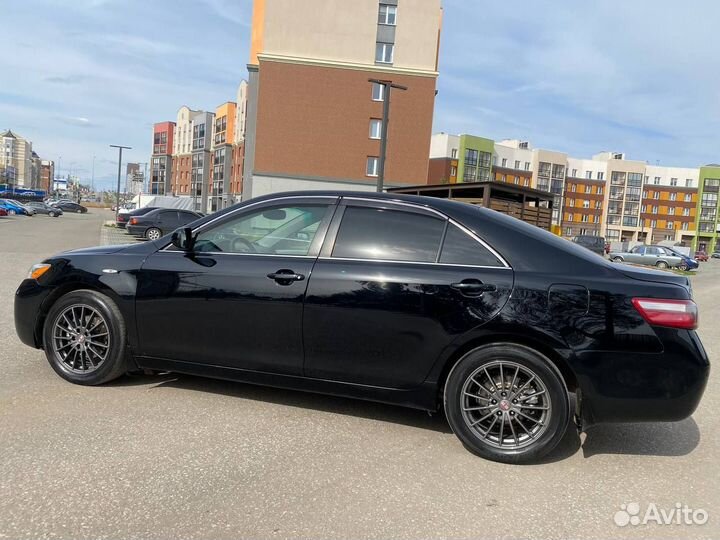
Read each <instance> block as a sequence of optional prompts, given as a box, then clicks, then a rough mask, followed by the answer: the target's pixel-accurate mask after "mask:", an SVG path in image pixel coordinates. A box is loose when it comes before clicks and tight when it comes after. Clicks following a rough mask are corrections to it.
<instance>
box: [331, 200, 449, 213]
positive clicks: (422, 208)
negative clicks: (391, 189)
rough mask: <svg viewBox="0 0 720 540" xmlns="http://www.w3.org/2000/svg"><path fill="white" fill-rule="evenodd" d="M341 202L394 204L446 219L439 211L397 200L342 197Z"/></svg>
mask: <svg viewBox="0 0 720 540" xmlns="http://www.w3.org/2000/svg"><path fill="white" fill-rule="evenodd" d="M342 200H343V201H344V200H349V201H363V202H369V203H375V204H383V203H386V204H387V203H389V204H396V205H398V206H409V207H411V208H417V209H419V210H427V211H428V212H430V213H433V214H437V215H438V216H440V217H441V218H443V219H448V216H446V215H445V214H443V213H442V212H440V211H439V210H435V209H434V208H431V207H429V206H423V205H422V204H417V203H411V202H407V201H398V200H397V199H371V198H369V197H355V196H343V198H342Z"/></svg>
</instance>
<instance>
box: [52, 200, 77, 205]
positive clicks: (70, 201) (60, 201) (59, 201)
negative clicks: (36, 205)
mask: <svg viewBox="0 0 720 540" xmlns="http://www.w3.org/2000/svg"><path fill="white" fill-rule="evenodd" d="M66 202H68V203H75V201H74V200H72V199H47V200H46V201H45V203H46V204H49V205H51V206H55V205H57V204H60V203H66Z"/></svg>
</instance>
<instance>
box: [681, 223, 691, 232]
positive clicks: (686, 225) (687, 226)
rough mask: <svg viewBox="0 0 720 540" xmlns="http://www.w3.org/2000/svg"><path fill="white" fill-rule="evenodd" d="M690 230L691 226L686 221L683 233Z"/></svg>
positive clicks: (683, 225)
mask: <svg viewBox="0 0 720 540" xmlns="http://www.w3.org/2000/svg"><path fill="white" fill-rule="evenodd" d="M689 228H690V224H689V223H688V222H687V221H685V222H684V223H683V224H682V230H683V231H687V230H688V229H689Z"/></svg>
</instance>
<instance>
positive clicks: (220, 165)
mask: <svg viewBox="0 0 720 540" xmlns="http://www.w3.org/2000/svg"><path fill="white" fill-rule="evenodd" d="M236 121H237V103H234V102H232V101H228V102H227V103H223V104H222V105H220V106H219V107H218V108H217V109H215V123H214V125H213V138H212V169H211V175H212V176H211V178H210V200H209V205H208V210H209V211H210V212H216V211H217V210H222V209H223V208H225V207H227V206H228V205H229V204H228V203H230V204H232V198H231V195H232V194H231V190H230V182H231V180H232V168H233V157H234V155H233V141H234V138H235V128H236Z"/></svg>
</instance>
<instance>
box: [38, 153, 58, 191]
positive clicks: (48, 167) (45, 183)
mask: <svg viewBox="0 0 720 540" xmlns="http://www.w3.org/2000/svg"><path fill="white" fill-rule="evenodd" d="M54 178H55V162H54V161H51V160H47V159H43V160H42V161H41V162H40V186H39V188H40V189H42V190H45V191H52V190H53V179H54Z"/></svg>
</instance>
